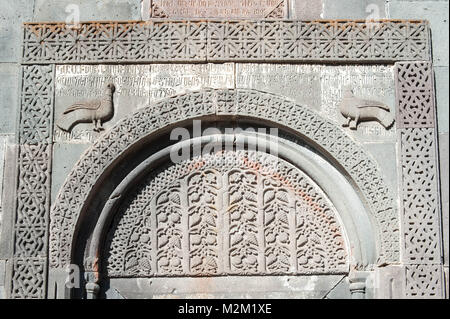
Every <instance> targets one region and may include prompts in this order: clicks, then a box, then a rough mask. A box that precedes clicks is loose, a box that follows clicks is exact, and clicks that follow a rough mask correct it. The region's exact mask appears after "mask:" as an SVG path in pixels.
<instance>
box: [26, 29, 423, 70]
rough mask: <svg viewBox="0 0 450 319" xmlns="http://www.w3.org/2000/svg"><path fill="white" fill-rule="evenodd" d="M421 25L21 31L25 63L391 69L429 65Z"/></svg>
mask: <svg viewBox="0 0 450 319" xmlns="http://www.w3.org/2000/svg"><path fill="white" fill-rule="evenodd" d="M430 50H431V46H430V33H429V26H428V23H427V22H424V21H401V20H380V21H373V22H371V23H367V22H366V21H337V20H336V21H328V20H324V21H314V22H302V21H286V20H284V21H280V20H261V21H240V20H236V21H207V22H205V21H204V20H185V21H174V20H151V21H146V22H92V23H82V24H80V25H79V26H76V27H75V26H70V25H69V26H68V25H66V24H63V23H45V24H42V23H27V24H25V28H24V47H23V53H24V54H23V63H24V64H37V63H58V64H61V63H118V62H121V63H132V62H138V63H164V62H187V63H192V62H197V63H198V62H204V63H206V62H231V61H234V62H238V61H239V62H242V61H248V62H280V61H282V62H315V61H320V62H322V63H323V62H362V63H366V62H397V61H411V60H413V61H414V60H417V61H421V60H429V59H430Z"/></svg>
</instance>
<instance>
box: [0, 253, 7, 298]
mask: <svg viewBox="0 0 450 319" xmlns="http://www.w3.org/2000/svg"><path fill="white" fill-rule="evenodd" d="M5 276H6V260H0V300H1V299H6V289H5V282H6V281H5Z"/></svg>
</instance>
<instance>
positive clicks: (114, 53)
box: [10, 20, 443, 298]
mask: <svg viewBox="0 0 450 319" xmlns="http://www.w3.org/2000/svg"><path fill="white" fill-rule="evenodd" d="M430 51H431V39H430V31H429V26H428V23H427V22H424V21H394V20H382V21H374V22H373V23H366V21H313V22H300V21H273V20H270V21H269V20H267V21H265V20H263V21H194V20H188V21H173V20H152V21H149V22H92V23H82V24H81V25H80V26H79V28H71V27H70V26H66V25H65V24H62V23H46V24H41V23H29V24H25V25H24V42H23V60H22V77H23V81H22V93H21V109H20V125H19V129H18V138H19V144H20V145H19V154H18V172H17V174H18V175H17V178H18V185H17V192H16V197H17V202H16V207H15V219H14V221H15V223H14V227H13V232H14V251H13V263H12V264H13V265H12V269H11V271H12V273H11V274H10V278H11V281H12V282H11V291H10V297H11V298H45V297H46V296H47V287H46V285H47V269H48V238H49V228H48V227H49V209H50V208H49V205H50V172H51V165H52V163H51V158H52V126H53V123H52V122H53V94H54V93H53V87H54V65H55V64H65V63H72V64H89V63H163V62H186V63H207V62H243V61H246V62H255V63H256V62H288V63H305V62H320V63H362V64H365V63H396V62H401V63H397V64H396V69H397V72H396V74H397V77H396V85H397V109H398V110H399V112H398V114H397V127H398V132H399V144H400V163H399V165H401V167H402V172H401V176H402V189H401V192H400V196H401V198H402V207H401V212H400V216H401V219H402V226H403V229H402V234H401V235H402V240H403V243H404V244H403V251H402V261H403V263H404V264H406V266H405V276H406V287H405V289H406V295H407V296H408V297H437V298H439V297H441V296H442V284H443V280H442V265H441V256H442V252H441V245H440V244H439V245H435V243H440V241H441V238H440V237H441V236H442V235H441V229H440V227H441V226H440V220H439V219H440V199H439V175H438V165H437V161H438V159H437V156H436V154H437V153H436V147H437V146H436V145H437V141H436V138H437V133H436V125H435V123H436V119H435V117H436V114H435V110H434V108H435V105H434V101H433V96H434V95H433V90H434V86H433V81H432V78H433V73H432V64H431V62H430V61H431V53H430ZM409 61H417V62H409ZM423 61H425V62H423ZM411 97H414V98H411ZM429 203H431V205H428V204H429ZM420 220H427V222H426V223H421V222H420ZM426 232H427V233H428V232H431V234H432V236H428V237H423V234H425V233H426Z"/></svg>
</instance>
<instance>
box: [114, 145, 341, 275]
mask: <svg viewBox="0 0 450 319" xmlns="http://www.w3.org/2000/svg"><path fill="white" fill-rule="evenodd" d="M344 241H345V239H344V235H343V233H342V229H341V226H340V224H339V221H338V220H337V212H336V210H335V208H334V207H333V206H332V204H331V203H330V202H329V200H328V199H327V198H326V196H325V195H324V194H323V193H322V191H321V190H320V188H318V187H317V185H315V184H314V182H313V181H312V180H311V179H310V178H309V177H307V176H306V175H305V174H304V173H303V172H301V171H299V170H298V169H296V168H295V167H294V166H292V165H290V164H288V163H286V162H281V161H279V159H278V158H276V157H274V156H271V155H266V154H263V153H256V152H247V151H238V152H232V151H225V152H223V153H217V154H212V155H206V156H202V157H197V158H194V159H193V160H192V161H186V162H183V163H180V164H172V165H168V167H167V168H165V169H163V170H159V171H158V172H155V173H153V174H151V176H149V177H148V178H147V179H146V180H145V181H144V182H143V183H142V184H141V185H140V186H138V187H136V189H135V191H134V192H133V193H132V194H131V195H130V197H129V198H128V199H127V200H126V201H125V203H124V204H123V205H122V207H121V208H120V209H119V212H118V213H117V215H116V218H115V222H114V223H113V226H112V228H111V231H110V233H109V239H108V244H107V252H106V253H108V258H107V273H108V276H110V277H130V276H132V277H148V276H156V277H158V276H187V275H189V276H192V275H195V276H206V275H224V274H229V275H263V274H279V275H281V274H338V273H346V272H347V271H348V260H347V248H346V245H345V242H344Z"/></svg>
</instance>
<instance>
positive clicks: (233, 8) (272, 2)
mask: <svg viewBox="0 0 450 319" xmlns="http://www.w3.org/2000/svg"><path fill="white" fill-rule="evenodd" d="M284 7H285V0H153V2H152V17H157V18H167V17H169V18H213V17H214V18H267V17H271V16H272V15H274V17H278V18H282V17H283V16H284Z"/></svg>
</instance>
